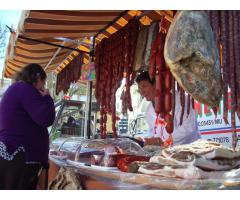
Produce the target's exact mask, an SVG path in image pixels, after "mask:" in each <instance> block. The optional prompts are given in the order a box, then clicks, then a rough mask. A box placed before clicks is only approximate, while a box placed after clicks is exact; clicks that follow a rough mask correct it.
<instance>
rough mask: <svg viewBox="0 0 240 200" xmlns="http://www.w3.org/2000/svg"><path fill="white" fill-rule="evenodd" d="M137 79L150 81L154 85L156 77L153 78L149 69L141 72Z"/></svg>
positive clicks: (138, 80)
mask: <svg viewBox="0 0 240 200" xmlns="http://www.w3.org/2000/svg"><path fill="white" fill-rule="evenodd" d="M135 81H136V82H137V83H139V82H140V81H148V82H149V83H151V84H152V85H153V84H154V83H155V79H154V78H153V79H152V80H151V78H150V76H149V74H148V71H143V72H140V73H139V74H138V76H137V78H136V79H135Z"/></svg>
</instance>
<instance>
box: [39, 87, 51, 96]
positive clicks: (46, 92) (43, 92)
mask: <svg viewBox="0 0 240 200" xmlns="http://www.w3.org/2000/svg"><path fill="white" fill-rule="evenodd" d="M39 92H40V93H41V95H42V96H45V95H50V93H49V90H48V89H45V88H43V89H41V90H39Z"/></svg>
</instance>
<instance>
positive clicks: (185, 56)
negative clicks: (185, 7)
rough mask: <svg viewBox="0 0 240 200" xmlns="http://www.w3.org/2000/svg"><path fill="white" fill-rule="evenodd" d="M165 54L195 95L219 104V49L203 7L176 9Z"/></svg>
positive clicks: (186, 88)
mask: <svg viewBox="0 0 240 200" xmlns="http://www.w3.org/2000/svg"><path fill="white" fill-rule="evenodd" d="M164 58H165V61H166V63H167V65H168V66H169V68H170V70H171V73H172V75H173V76H174V77H175V79H176V81H177V82H178V83H179V84H180V86H181V87H182V88H183V89H184V90H185V91H187V92H188V93H189V94H190V95H191V96H193V98H195V99H196V100H198V101H199V102H201V103H204V104H207V105H210V106H213V107H214V106H218V105H219V102H220V99H221V96H222V88H221V82H220V79H221V74H220V60H219V52H218V48H217V45H216V42H215V38H214V36H213V32H212V29H211V26H210V24H209V21H208V16H207V15H206V13H205V12H204V11H178V12H177V14H176V15H175V17H174V19H173V22H172V24H171V26H170V28H169V31H168V34H167V37H166V42H165V47H164Z"/></svg>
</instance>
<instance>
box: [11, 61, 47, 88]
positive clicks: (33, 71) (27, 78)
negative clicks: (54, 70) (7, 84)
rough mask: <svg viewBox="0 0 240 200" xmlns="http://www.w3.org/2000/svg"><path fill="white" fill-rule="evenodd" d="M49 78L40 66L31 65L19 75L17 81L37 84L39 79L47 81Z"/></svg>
mask: <svg viewBox="0 0 240 200" xmlns="http://www.w3.org/2000/svg"><path fill="white" fill-rule="evenodd" d="M46 77H47V75H46V72H45V71H44V70H43V68H42V67H41V66H40V65H39V64H35V63H32V64H29V65H27V66H26V67H24V68H23V69H22V70H21V71H20V72H18V73H17V75H16V77H15V80H16V81H24V82H26V83H29V84H31V85H32V84H33V83H36V82H37V79H38V78H40V79H41V80H45V79H46Z"/></svg>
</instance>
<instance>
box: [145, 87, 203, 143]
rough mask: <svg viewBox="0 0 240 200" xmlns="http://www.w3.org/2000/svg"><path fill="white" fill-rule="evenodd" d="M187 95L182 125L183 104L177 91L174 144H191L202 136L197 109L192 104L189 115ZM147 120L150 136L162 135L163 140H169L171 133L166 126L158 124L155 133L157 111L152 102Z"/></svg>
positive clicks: (147, 113)
mask: <svg viewBox="0 0 240 200" xmlns="http://www.w3.org/2000/svg"><path fill="white" fill-rule="evenodd" d="M187 101H188V99H187V96H185V110H184V111H185V112H184V115H183V123H182V125H181V126H180V117H181V104H180V95H179V92H177V91H176V95H175V116H174V131H173V133H172V136H173V145H179V144H189V143H191V142H193V141H195V140H198V139H199V138H200V133H199V130H198V125H197V118H196V115H195V111H194V109H193V108H192V106H191V109H190V113H189V116H187V104H186V103H187ZM145 117H146V121H147V123H148V126H149V135H148V137H149V138H150V137H160V138H161V139H162V140H163V141H165V140H167V139H168V137H169V134H168V133H167V131H166V128H165V127H164V126H160V125H157V127H156V133H155V130H154V128H155V120H156V117H157V116H156V112H155V110H154V107H153V104H152V103H150V104H149V106H148V108H147V111H146V116H145Z"/></svg>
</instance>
